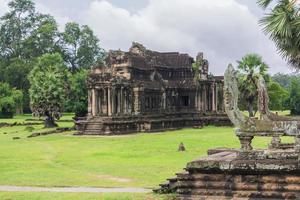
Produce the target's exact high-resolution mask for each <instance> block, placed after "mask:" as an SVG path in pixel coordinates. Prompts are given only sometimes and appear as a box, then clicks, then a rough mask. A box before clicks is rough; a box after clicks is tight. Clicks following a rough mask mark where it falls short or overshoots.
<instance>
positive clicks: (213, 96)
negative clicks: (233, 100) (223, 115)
mask: <svg viewBox="0 0 300 200" xmlns="http://www.w3.org/2000/svg"><path fill="white" fill-rule="evenodd" d="M211 89H212V90H211V93H212V111H213V112H215V111H216V84H215V83H213V84H212V85H211Z"/></svg>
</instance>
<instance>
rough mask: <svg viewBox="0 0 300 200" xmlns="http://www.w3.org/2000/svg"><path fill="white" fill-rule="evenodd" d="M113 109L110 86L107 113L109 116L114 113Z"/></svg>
mask: <svg viewBox="0 0 300 200" xmlns="http://www.w3.org/2000/svg"><path fill="white" fill-rule="evenodd" d="M111 110H112V101H111V88H108V89H107V113H108V116H109V117H110V116H111V114H112V112H111Z"/></svg>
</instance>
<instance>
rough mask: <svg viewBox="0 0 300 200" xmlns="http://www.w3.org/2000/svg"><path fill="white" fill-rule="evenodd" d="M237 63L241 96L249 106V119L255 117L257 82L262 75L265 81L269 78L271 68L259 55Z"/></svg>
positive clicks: (249, 55)
mask: <svg viewBox="0 0 300 200" xmlns="http://www.w3.org/2000/svg"><path fill="white" fill-rule="evenodd" d="M237 62H238V72H239V89H240V91H241V93H242V95H241V96H242V98H243V100H244V101H245V102H246V104H247V110H248V113H249V117H254V102H255V100H256V97H257V87H256V81H257V80H258V78H259V76H260V75H261V76H263V77H264V78H265V79H267V78H268V75H267V70H268V68H269V67H268V65H267V64H266V63H264V62H263V59H262V57H261V56H260V55H258V54H248V55H246V56H244V57H243V58H242V60H241V61H237Z"/></svg>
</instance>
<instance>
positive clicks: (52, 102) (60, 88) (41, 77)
mask: <svg viewBox="0 0 300 200" xmlns="http://www.w3.org/2000/svg"><path fill="white" fill-rule="evenodd" d="M29 81H30V84H31V87H30V90H29V92H30V100H31V101H30V102H31V108H32V111H33V114H34V115H35V116H39V117H40V116H46V117H48V118H51V119H59V118H60V116H61V111H62V109H63V103H64V101H65V98H66V90H67V86H68V72H67V68H66V66H65V65H64V63H63V60H62V58H61V56H60V55H59V54H57V53H56V54H45V55H43V56H41V57H40V58H39V59H38V62H37V64H36V65H35V67H34V68H33V70H32V71H31V73H30V75H29Z"/></svg>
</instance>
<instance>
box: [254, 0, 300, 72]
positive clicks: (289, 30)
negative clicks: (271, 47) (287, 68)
mask: <svg viewBox="0 0 300 200" xmlns="http://www.w3.org/2000/svg"><path fill="white" fill-rule="evenodd" d="M272 2H276V4H275V6H274V7H273V8H272V9H271V11H270V12H269V13H267V14H266V15H265V17H264V18H263V19H262V20H261V21H260V23H261V25H263V27H264V31H265V33H266V34H268V35H269V36H270V38H271V39H272V40H273V41H274V42H275V44H276V46H277V48H278V50H279V52H280V53H281V54H282V56H283V57H284V58H286V59H287V60H288V61H289V62H290V63H291V64H292V65H293V66H295V67H297V68H299V67H300V57H299V51H300V40H299V32H300V23H299V22H300V12H299V11H300V6H299V3H297V0H277V1H274V0H258V4H259V5H260V6H262V7H263V8H264V9H266V8H267V7H268V6H270V5H271V3H272Z"/></svg>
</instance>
